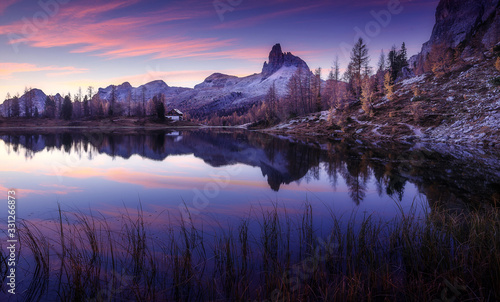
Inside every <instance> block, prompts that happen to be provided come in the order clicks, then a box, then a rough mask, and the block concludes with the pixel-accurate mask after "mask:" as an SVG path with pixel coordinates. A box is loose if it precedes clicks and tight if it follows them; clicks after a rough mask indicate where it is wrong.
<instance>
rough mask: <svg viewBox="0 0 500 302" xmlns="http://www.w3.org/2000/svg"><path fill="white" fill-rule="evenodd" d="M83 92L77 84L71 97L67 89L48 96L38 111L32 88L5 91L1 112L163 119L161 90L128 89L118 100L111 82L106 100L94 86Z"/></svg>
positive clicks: (9, 114) (53, 116)
mask: <svg viewBox="0 0 500 302" xmlns="http://www.w3.org/2000/svg"><path fill="white" fill-rule="evenodd" d="M86 92H87V93H86V94H83V93H82V89H81V88H80V89H79V90H78V93H77V94H76V95H75V96H73V97H72V96H71V94H70V93H68V94H67V95H66V96H64V97H62V96H60V95H56V96H47V97H46V98H45V102H44V104H43V109H42V111H41V112H39V109H38V106H37V105H36V104H35V97H36V96H35V90H34V89H31V88H25V91H24V95H23V96H22V97H20V96H19V94H18V95H16V96H14V97H11V95H10V93H7V97H6V100H5V102H4V103H3V105H4V115H5V116H6V117H21V116H23V117H25V118H51V119H63V120H71V119H81V118H104V117H114V116H129V117H130V116H135V117H146V116H154V117H156V118H157V119H159V120H162V121H163V120H164V119H165V113H166V105H165V95H164V94H162V93H160V94H157V95H155V96H153V97H152V98H149V99H148V98H146V90H145V88H143V90H142V92H141V95H140V96H135V95H134V96H132V94H131V93H129V94H128V95H127V96H126V98H125V100H121V101H119V100H118V99H117V96H116V86H112V91H111V96H110V99H109V100H105V99H101V97H100V96H99V94H94V92H95V90H94V87H92V86H89V87H88V88H87V91H86Z"/></svg>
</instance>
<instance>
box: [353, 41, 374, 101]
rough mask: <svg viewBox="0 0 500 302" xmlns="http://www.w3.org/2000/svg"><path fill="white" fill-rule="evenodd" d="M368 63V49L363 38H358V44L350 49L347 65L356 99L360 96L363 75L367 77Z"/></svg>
mask: <svg viewBox="0 0 500 302" xmlns="http://www.w3.org/2000/svg"><path fill="white" fill-rule="evenodd" d="M369 63H370V57H369V55H368V47H367V45H366V44H365V42H364V41H363V38H359V40H358V42H356V44H355V45H354V47H353V48H352V51H351V61H350V63H349V65H350V66H351V70H350V72H351V74H350V85H351V86H352V90H353V93H354V95H355V96H356V97H357V98H359V97H360V96H361V84H362V83H361V82H362V76H363V74H364V75H367V74H368V73H369V71H370V66H369Z"/></svg>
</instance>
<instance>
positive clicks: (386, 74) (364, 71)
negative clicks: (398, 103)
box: [204, 38, 409, 125]
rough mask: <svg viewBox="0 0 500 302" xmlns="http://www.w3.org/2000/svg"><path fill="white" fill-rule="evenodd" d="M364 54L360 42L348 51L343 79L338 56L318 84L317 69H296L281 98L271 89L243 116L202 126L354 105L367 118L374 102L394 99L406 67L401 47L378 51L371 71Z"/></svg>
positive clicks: (269, 121) (278, 119) (281, 117)
mask: <svg viewBox="0 0 500 302" xmlns="http://www.w3.org/2000/svg"><path fill="white" fill-rule="evenodd" d="M368 53H369V50H368V47H367V45H366V43H365V42H364V41H363V39H362V38H360V39H359V40H358V41H357V43H356V44H355V45H354V46H353V48H352V51H351V55H350V61H349V64H348V66H347V68H346V71H345V72H344V74H343V75H341V68H340V62H339V59H338V56H337V57H336V58H335V61H334V62H333V66H332V68H331V70H330V71H329V73H328V77H327V80H326V81H323V80H322V72H323V70H322V69H321V68H318V69H316V70H315V71H314V72H310V71H309V70H304V69H303V68H301V67H299V68H298V69H297V71H296V73H295V74H294V75H293V76H292V77H291V79H290V81H289V82H288V85H287V90H286V94H285V96H281V97H280V96H279V95H278V93H277V90H276V87H275V85H272V86H271V87H270V88H269V90H268V92H267V94H266V95H265V97H264V98H263V99H262V100H261V102H259V103H257V104H255V105H253V106H252V107H250V108H247V110H246V111H245V112H244V113H243V114H238V112H236V111H235V112H233V113H232V114H231V115H226V116H220V115H219V114H217V113H214V114H213V115H212V116H211V117H209V118H207V119H205V120H204V122H206V123H208V124H211V125H220V124H222V125H234V124H244V123H252V122H255V121H261V122H263V123H264V124H265V125H270V124H276V123H279V122H281V121H285V120H288V119H290V118H294V117H297V116H301V115H305V114H309V113H314V112H319V111H323V110H330V111H335V112H336V113H337V114H338V113H340V112H342V111H344V110H346V109H347V108H348V107H349V106H351V105H352V104H353V103H356V102H361V103H362V108H363V110H364V111H365V112H366V113H367V114H368V115H371V114H373V104H374V102H375V101H376V100H377V99H380V98H383V97H387V98H388V99H393V98H394V93H393V89H394V88H393V87H394V84H395V82H396V81H397V80H398V79H401V78H402V77H403V76H404V73H405V70H406V72H408V71H409V69H408V66H409V64H408V58H407V49H406V45H405V43H403V44H402V45H401V47H400V48H399V49H398V48H396V46H393V47H392V48H391V50H390V51H389V53H388V54H387V55H386V54H385V53H384V51H383V50H382V51H381V54H380V58H379V62H378V64H377V69H376V70H375V71H374V70H373V68H372V67H371V66H370V56H369V54H368Z"/></svg>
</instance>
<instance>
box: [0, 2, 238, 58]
mask: <svg viewBox="0 0 500 302" xmlns="http://www.w3.org/2000/svg"><path fill="white" fill-rule="evenodd" d="M137 2H138V0H129V1H125V2H124V1H116V0H115V1H111V2H108V3H104V4H103V3H95V4H94V5H89V4H88V3H84V4H83V3H82V4H79V3H77V4H74V5H72V6H68V7H61V12H60V13H59V14H57V15H55V16H54V17H52V18H51V19H50V20H48V22H47V23H46V24H45V25H44V26H43V27H39V28H36V30H35V31H34V33H33V34H30V35H23V31H25V23H24V22H22V21H18V22H15V23H12V24H8V25H3V26H0V35H7V34H11V33H14V34H15V35H16V36H15V37H16V38H14V39H10V44H18V43H26V44H28V45H30V46H32V47H38V48H51V47H72V48H73V49H72V50H71V51H70V52H72V53H92V54H93V55H95V56H100V57H104V58H108V59H119V58H129V57H137V56H147V55H150V56H153V57H154V58H155V59H158V58H182V57H197V56H205V55H206V54H207V53H208V54H210V53H212V52H215V53H217V49H219V48H223V47H227V46H230V45H232V44H234V42H235V41H234V40H232V39H220V38H210V37H208V38H193V37H189V36H186V35H183V34H182V33H180V32H179V28H180V27H179V22H182V21H189V20H191V21H192V20H196V19H199V18H202V17H204V16H206V15H207V14H208V13H207V12H206V11H203V10H199V9H198V10H196V9H190V10H188V9H185V8H182V7H175V6H171V7H168V8H165V9H162V10H159V11H156V12H147V13H138V14H134V15H126V16H117V17H109V16H110V15H114V14H113V13H116V11H117V10H119V9H121V8H125V7H129V6H132V5H134V4H136V3H137Z"/></svg>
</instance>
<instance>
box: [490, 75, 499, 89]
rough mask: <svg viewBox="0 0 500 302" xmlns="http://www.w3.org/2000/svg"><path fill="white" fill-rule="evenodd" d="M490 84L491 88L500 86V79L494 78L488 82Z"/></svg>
mask: <svg viewBox="0 0 500 302" xmlns="http://www.w3.org/2000/svg"><path fill="white" fill-rule="evenodd" d="M490 84H491V85H493V86H495V87H496V86H500V77H495V78H493V79H491V80H490Z"/></svg>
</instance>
